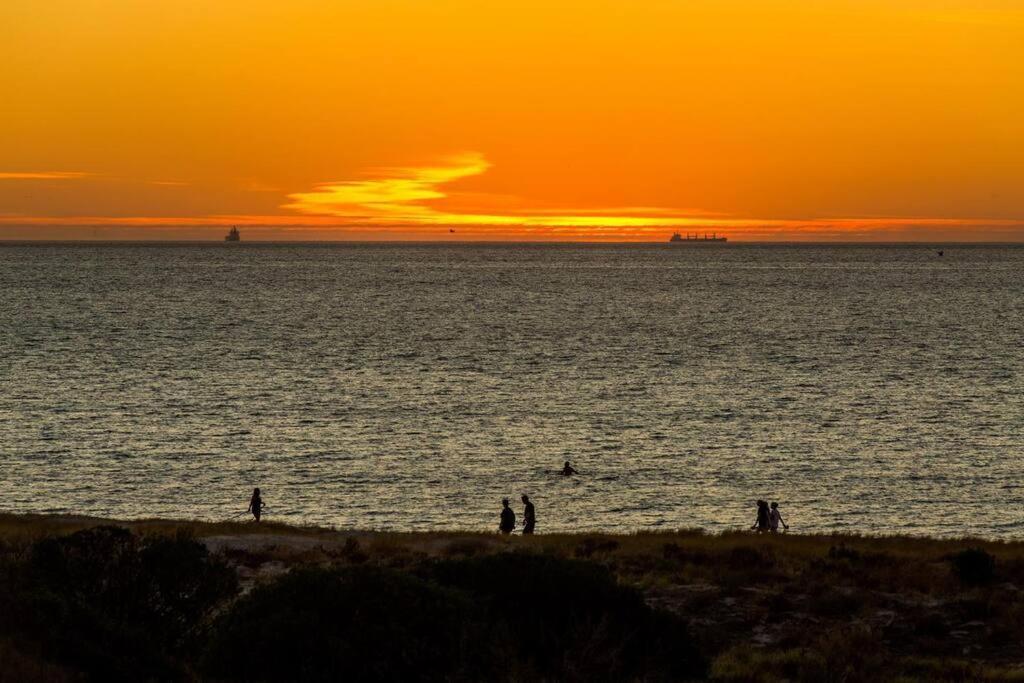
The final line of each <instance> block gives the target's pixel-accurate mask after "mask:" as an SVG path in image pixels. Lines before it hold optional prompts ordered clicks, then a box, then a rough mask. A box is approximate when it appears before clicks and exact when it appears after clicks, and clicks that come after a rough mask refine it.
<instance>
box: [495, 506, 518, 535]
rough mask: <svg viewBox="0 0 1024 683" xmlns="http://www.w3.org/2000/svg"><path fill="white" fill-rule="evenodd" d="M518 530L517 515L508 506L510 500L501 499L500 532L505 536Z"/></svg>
mask: <svg viewBox="0 0 1024 683" xmlns="http://www.w3.org/2000/svg"><path fill="white" fill-rule="evenodd" d="M515 528H516V513H514V512H512V508H510V507H509V506H508V498H502V499H501V523H500V524H499V525H498V531H500V532H501V533H503V534H510V533H512V530H513V529H515Z"/></svg>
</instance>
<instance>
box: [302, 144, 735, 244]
mask: <svg viewBox="0 0 1024 683" xmlns="http://www.w3.org/2000/svg"><path fill="white" fill-rule="evenodd" d="M490 167H491V164H490V163H489V162H488V161H487V160H486V159H485V158H484V156H483V155H482V154H480V153H479V152H465V153H462V154H457V155H453V156H451V157H448V158H446V159H444V160H443V161H442V162H441V163H439V164H437V165H433V166H415V167H410V166H401V167H386V168H378V169H373V170H371V171H369V172H368V175H370V176H373V177H371V178H368V179H366V180H345V181H333V182H325V183H321V184H319V185H317V186H315V187H314V189H313V191H311V192H297V193H294V194H290V195H288V198H289V199H290V200H291V202H290V203H288V204H285V205H284V206H283V207H282V208H284V209H288V210H291V211H297V212H299V213H302V214H307V215H321V216H334V217H336V218H339V219H348V220H358V221H362V222H369V223H379V224H382V225H389V226H395V225H403V226H415V225H432V226H437V225H453V226H503V227H512V226H518V227H522V228H531V227H534V228H552V229H554V228H574V227H590V228H623V227H642V226H651V227H666V226H668V227H672V226H685V225H691V224H694V223H696V222H701V224H703V223H704V222H705V221H706V219H707V217H708V216H712V215H719V214H714V213H712V212H708V211H702V210H700V209H687V210H683V211H681V210H679V209H670V208H665V207H624V208H603V209H595V208H592V207H591V208H581V209H573V208H543V209H531V208H523V209H510V210H508V211H507V212H504V213H493V212H490V213H482V212H474V211H472V210H464V211H444V210H441V209H439V208H436V207H435V206H432V205H431V203H432V202H437V201H438V200H443V199H445V198H447V197H448V196H449V191H448V190H447V189H446V188H445V187H444V186H445V185H448V184H449V183H452V182H454V181H456V180H462V179H465V178H471V177H473V176H477V175H480V174H482V173H484V172H486V171H487V169H489V168H490ZM459 196H460V199H462V200H463V203H467V201H466V200H467V199H471V197H472V193H465V192H462V193H459Z"/></svg>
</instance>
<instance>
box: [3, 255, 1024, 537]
mask: <svg viewBox="0 0 1024 683" xmlns="http://www.w3.org/2000/svg"><path fill="white" fill-rule="evenodd" d="M0 286H2V294H3V296H2V297H0V509H3V510H8V511H35V512H52V511H67V512H74V513H83V514H94V515H104V516H116V517H139V516H175V517H184V516H196V517H201V518H209V519H220V518H226V517H229V516H230V515H232V514H234V513H236V512H239V511H242V510H244V509H245V506H246V503H247V494H248V492H249V491H250V490H251V489H252V487H253V486H256V485H258V486H261V487H262V488H263V491H264V497H265V500H266V502H267V504H268V506H269V507H268V515H271V516H272V517H273V518H275V519H283V520H287V521H291V522H311V523H318V524H330V525H337V526H345V527H348V526H356V527H364V528H388V529H403V530H411V529H438V528H450V527H458V528H468V529H491V528H493V527H495V526H496V525H497V512H498V508H499V507H500V505H499V501H500V499H501V497H502V496H510V497H512V496H514V497H515V498H516V499H518V495H519V494H520V493H522V492H528V493H530V494H531V495H532V497H533V498H534V499H535V502H536V504H537V513H538V520H539V522H538V531H540V532H543V531H554V530H559V531H564V530H582V529H606V530H619V531H621V530H635V529H669V528H676V527H689V526H699V527H704V528H707V529H709V530H716V531H717V530H723V529H733V528H739V527H742V526H744V525H749V524H750V523H751V522H752V521H753V517H754V508H753V500H754V499H755V498H757V497H765V498H770V499H772V500H778V501H780V503H781V506H782V509H783V511H784V513H785V514H786V515H787V516H788V518H789V521H790V522H791V524H792V525H793V527H794V529H795V530H802V531H821V530H836V529H840V530H860V531H865V532H910V533H933V534H942V535H952V534H968V533H969V534H980V535H985V536H1003V537H1013V536H1016V537H1020V536H1021V535H1024V531H1021V529H1022V526H1021V525H1022V524H1024V514H1022V510H1024V506H1022V503H1024V489H1022V487H1024V468H1022V465H1024V451H1022V439H1024V391H1022V390H1024V351H1022V350H1021V348H1022V340H1024V248H1019V247H994V246H961V247H946V249H945V256H943V257H939V256H938V255H937V254H936V253H935V251H934V250H933V249H931V248H929V247H924V246H896V247H875V246H871V247H864V246H836V247H826V246H755V245H742V244H735V245H733V244H730V245H727V246H677V247H673V246H671V245H667V244H666V245H657V246H514V245H500V246H458V245H432V246H423V245H421V246H416V245H400V246H399V245H313V246H308V245H307V246H285V245H256V244H247V243H243V244H239V245H224V244H216V245H159V246H158V245H20V246H19V245H5V246H0ZM565 459H571V460H572V461H573V463H574V465H575V466H576V467H577V468H578V469H579V470H580V471H581V473H582V474H581V476H579V477H576V478H571V479H563V478H561V477H558V476H555V475H553V474H552V473H551V471H552V470H554V469H557V468H558V467H560V465H561V463H562V462H563V461H564V460H565ZM516 502H517V505H516V507H517V509H518V508H521V505H518V500H516Z"/></svg>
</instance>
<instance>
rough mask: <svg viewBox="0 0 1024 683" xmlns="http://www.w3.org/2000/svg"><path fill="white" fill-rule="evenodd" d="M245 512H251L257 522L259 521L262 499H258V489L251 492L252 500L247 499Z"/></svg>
mask: <svg viewBox="0 0 1024 683" xmlns="http://www.w3.org/2000/svg"><path fill="white" fill-rule="evenodd" d="M247 512H251V513H252V516H253V517H255V518H256V521H257V522H258V521H260V517H261V516H262V515H263V499H262V498H261V497H260V490H259V489H258V488H256V489H253V490H252V498H250V499H249V509H248V510H247Z"/></svg>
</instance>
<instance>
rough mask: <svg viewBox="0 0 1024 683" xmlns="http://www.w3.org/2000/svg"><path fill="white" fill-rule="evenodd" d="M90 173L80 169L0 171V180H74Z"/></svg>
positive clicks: (85, 176)
mask: <svg viewBox="0 0 1024 683" xmlns="http://www.w3.org/2000/svg"><path fill="white" fill-rule="evenodd" d="M91 175H92V173H83V172H81V171H0V180H74V179H76V178H87V177H89V176H91Z"/></svg>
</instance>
